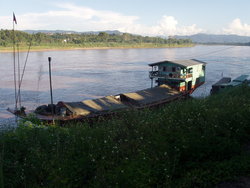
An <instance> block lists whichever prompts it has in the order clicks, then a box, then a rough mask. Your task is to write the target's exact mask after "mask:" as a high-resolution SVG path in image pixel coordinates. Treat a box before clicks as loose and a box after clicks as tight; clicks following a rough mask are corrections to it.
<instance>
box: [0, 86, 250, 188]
mask: <svg viewBox="0 0 250 188" xmlns="http://www.w3.org/2000/svg"><path fill="white" fill-rule="evenodd" d="M249 97H250V88H249V87H245V86H242V87H237V88H233V89H231V90H228V91H225V92H223V93H221V94H218V95H215V96H211V97H208V98H205V99H190V100H187V101H179V102H174V103H171V104H168V105H166V106H163V107H161V108H158V109H153V110H149V109H146V110H143V111H130V112H125V113H124V114H121V115H120V118H119V119H118V118H117V119H116V118H114V119H111V120H107V121H102V122H95V123H94V124H93V125H91V126H90V125H88V124H87V123H79V124H76V123H75V124H71V125H67V126H65V127H59V126H54V127H50V126H43V125H42V126H41V125H40V123H39V122H37V121H34V120H32V122H33V123H32V122H27V121H25V122H21V123H20V126H19V127H18V128H16V129H15V130H11V131H6V132H5V133H3V134H2V135H1V136H0V153H1V162H2V163H1V166H0V167H1V169H0V177H1V179H2V185H4V186H5V187H213V186H214V185H216V184H217V183H218V182H221V181H224V180H228V179H232V178H235V177H237V176H242V175H249V172H250V171H249V170H250V156H249V153H248V152H247V150H246V149H244V148H245V146H246V144H247V143H249V136H250V127H249V122H250V116H249V113H250V100H249ZM1 172H2V173H1Z"/></svg>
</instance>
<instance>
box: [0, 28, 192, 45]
mask: <svg viewBox="0 0 250 188" xmlns="http://www.w3.org/2000/svg"><path fill="white" fill-rule="evenodd" d="M13 39H14V40H13ZM13 41H15V43H17V44H19V45H21V46H25V45H28V44H29V43H30V42H31V43H32V45H33V46H39V45H52V44H53V45H62V44H65V45H66V44H71V45H83V44H85V43H88V44H89V43H91V44H95V43H104V44H108V43H118V44H121V43H122V44H123V43H124V44H140V43H151V44H169V45H173V44H176V45H182V44H183V45H189V44H192V41H191V40H190V39H176V38H174V37H168V39H165V38H161V37H149V36H140V35H132V34H129V33H121V34H108V33H106V32H100V33H99V34H91V33H81V34H78V33H70V34H67V33H42V32H38V33H34V34H29V33H26V32H23V31H15V33H13V31H12V30H3V29H1V30H0V46H3V47H9V46H12V45H13Z"/></svg>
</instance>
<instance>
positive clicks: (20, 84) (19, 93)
mask: <svg viewBox="0 0 250 188" xmlns="http://www.w3.org/2000/svg"><path fill="white" fill-rule="evenodd" d="M31 44H32V38H31V40H30V44H29V48H28V52H27V55H26V59H25V63H24V66H23V71H22V76H21V78H20V81H19V85H18V96H17V97H16V101H17V100H18V98H19V103H20V107H21V96H20V95H21V86H22V82H23V77H24V73H25V70H26V66H27V62H28V57H29V53H30V48H31Z"/></svg>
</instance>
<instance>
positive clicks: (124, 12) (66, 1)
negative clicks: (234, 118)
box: [0, 0, 250, 36]
mask: <svg viewBox="0 0 250 188" xmlns="http://www.w3.org/2000/svg"><path fill="white" fill-rule="evenodd" d="M13 12H14V13H15V16H16V20H17V24H16V25H15V29H18V30H69V31H79V32H84V31H105V30H119V31H121V32H128V33H133V34H140V35H143V36H173V35H192V34H197V33H208V34H236V35H242V36H250V0H60V1H59V0H1V1H0V29H12V27H13V22H12V21H13Z"/></svg>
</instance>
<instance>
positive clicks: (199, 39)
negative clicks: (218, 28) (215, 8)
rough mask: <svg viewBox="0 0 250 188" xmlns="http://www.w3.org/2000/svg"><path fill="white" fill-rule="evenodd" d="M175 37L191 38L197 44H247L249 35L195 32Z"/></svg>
mask: <svg viewBox="0 0 250 188" xmlns="http://www.w3.org/2000/svg"><path fill="white" fill-rule="evenodd" d="M175 38H177V39H191V40H192V41H193V42H194V43H199V44H247V43H250V37H248V36H239V35H212V34H202V33H200V34H196V35H190V36H175Z"/></svg>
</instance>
